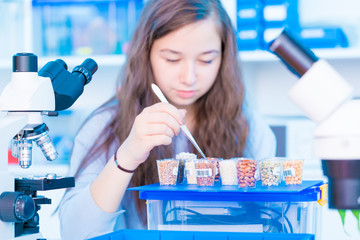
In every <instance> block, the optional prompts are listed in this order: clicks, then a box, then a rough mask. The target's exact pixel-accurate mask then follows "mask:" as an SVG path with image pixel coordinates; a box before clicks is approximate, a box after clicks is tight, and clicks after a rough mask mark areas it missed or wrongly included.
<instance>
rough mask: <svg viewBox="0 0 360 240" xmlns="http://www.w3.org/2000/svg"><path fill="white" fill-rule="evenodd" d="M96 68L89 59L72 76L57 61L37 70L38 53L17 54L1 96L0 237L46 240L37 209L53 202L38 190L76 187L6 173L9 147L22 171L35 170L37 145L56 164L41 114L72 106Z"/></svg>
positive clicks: (50, 179)
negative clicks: (30, 168)
mask: <svg viewBox="0 0 360 240" xmlns="http://www.w3.org/2000/svg"><path fill="white" fill-rule="evenodd" d="M96 70H97V64H96V62H95V61H94V60H92V59H89V58H88V59H86V60H85V61H84V62H83V63H82V64H81V65H79V66H76V67H75V68H74V69H73V71H72V72H71V73H70V72H69V71H68V70H67V65H66V63H65V62H64V61H63V60H61V59H57V60H55V61H51V62H48V63H47V64H46V65H45V66H44V67H43V68H42V69H41V70H40V71H39V72H38V59H37V56H36V55H34V54H32V53H18V54H15V55H14V56H13V72H12V77H11V81H10V82H9V83H8V84H7V85H6V87H5V88H4V90H3V92H2V93H1V95H0V111H1V112H0V113H2V114H4V115H0V158H1V159H0V239H18V240H20V239H21V240H22V239H24V240H25V239H42V237H41V234H40V233H39V226H38V225H39V215H38V213H37V211H38V210H39V209H40V206H39V205H40V204H50V203H51V200H50V199H48V198H45V197H43V196H38V195H37V191H47V190H53V189H60V188H69V187H73V186H74V185H75V181H74V178H73V177H60V178H57V177H56V176H53V175H50V176H46V177H35V178H34V177H30V178H26V177H21V178H15V176H14V174H12V173H11V172H10V171H9V169H8V148H9V146H10V144H11V149H12V155H13V156H14V157H16V158H18V161H19V165H20V167H21V168H29V167H30V166H31V163H32V146H33V143H34V145H37V146H38V147H39V148H40V149H41V151H42V152H43V154H44V156H45V157H46V159H47V160H48V161H53V160H55V159H56V158H57V157H58V154H57V151H56V149H55V147H54V145H53V143H52V141H51V139H50V137H49V134H48V132H49V129H48V127H47V126H46V124H45V123H44V122H43V120H42V116H43V115H47V116H57V112H58V111H61V110H65V109H67V108H69V107H71V106H72V104H73V103H74V102H75V101H76V100H77V99H78V97H79V96H80V95H81V94H82V92H83V89H84V86H85V85H86V84H88V83H89V82H90V81H91V79H92V75H93V74H94V73H95V72H96Z"/></svg>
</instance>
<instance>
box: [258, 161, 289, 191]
mask: <svg viewBox="0 0 360 240" xmlns="http://www.w3.org/2000/svg"><path fill="white" fill-rule="evenodd" d="M282 161H283V158H265V159H263V160H261V161H259V171H260V179H261V185H262V186H279V184H280V183H281V172H282Z"/></svg>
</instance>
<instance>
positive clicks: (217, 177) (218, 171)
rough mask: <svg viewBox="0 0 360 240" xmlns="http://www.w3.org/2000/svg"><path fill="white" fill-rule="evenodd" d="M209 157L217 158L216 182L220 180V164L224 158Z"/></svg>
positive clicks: (210, 158)
mask: <svg viewBox="0 0 360 240" xmlns="http://www.w3.org/2000/svg"><path fill="white" fill-rule="evenodd" d="M207 159H209V160H216V168H215V182H216V181H219V180H220V166H219V162H220V161H221V160H223V158H212V157H207Z"/></svg>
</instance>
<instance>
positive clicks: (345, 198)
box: [269, 30, 360, 209]
mask: <svg viewBox="0 0 360 240" xmlns="http://www.w3.org/2000/svg"><path fill="white" fill-rule="evenodd" d="M269 49H270V51H272V52H273V53H275V54H276V55H277V56H278V57H279V58H280V59H281V60H282V61H283V62H284V63H285V64H286V65H287V67H288V68H289V69H290V70H291V71H292V72H293V73H295V74H296V75H298V76H299V77H300V79H299V81H298V82H297V83H296V84H295V85H294V86H293V88H292V89H290V92H289V97H290V98H291V99H292V100H293V101H294V102H295V103H296V104H297V105H298V106H299V107H300V108H301V109H302V110H303V111H304V112H305V115H307V116H308V117H309V118H310V119H311V120H313V121H314V122H315V123H316V124H317V127H316V129H315V132H314V143H313V144H314V154H315V155H316V156H318V157H319V158H320V159H321V163H322V169H323V173H324V175H325V176H326V177H327V178H328V184H329V207H330V208H335V209H360V99H356V98H353V88H352V87H351V86H350V85H349V84H348V83H347V82H346V81H345V80H344V79H343V78H342V77H341V76H340V74H339V73H337V72H336V71H335V70H334V69H333V68H332V67H331V66H330V65H329V64H328V63H327V62H326V61H324V60H322V59H318V58H317V57H316V56H315V55H314V53H313V52H312V51H311V50H310V49H308V48H306V47H305V46H303V45H301V44H300V43H299V40H298V39H297V38H296V37H295V36H293V35H291V34H290V32H289V31H287V30H283V32H282V33H281V34H280V35H279V36H278V37H277V38H276V39H274V40H273V41H272V42H271V43H270V46H269Z"/></svg>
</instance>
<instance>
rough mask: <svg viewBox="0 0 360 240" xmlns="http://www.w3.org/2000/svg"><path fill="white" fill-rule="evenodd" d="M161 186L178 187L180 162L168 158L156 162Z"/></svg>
mask: <svg viewBox="0 0 360 240" xmlns="http://www.w3.org/2000/svg"><path fill="white" fill-rule="evenodd" d="M156 162H157V169H158V175H159V181H160V185H176V182H177V175H178V171H179V170H178V168H179V161H177V160H175V159H173V158H168V159H161V160H156Z"/></svg>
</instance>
